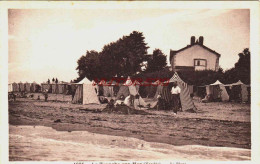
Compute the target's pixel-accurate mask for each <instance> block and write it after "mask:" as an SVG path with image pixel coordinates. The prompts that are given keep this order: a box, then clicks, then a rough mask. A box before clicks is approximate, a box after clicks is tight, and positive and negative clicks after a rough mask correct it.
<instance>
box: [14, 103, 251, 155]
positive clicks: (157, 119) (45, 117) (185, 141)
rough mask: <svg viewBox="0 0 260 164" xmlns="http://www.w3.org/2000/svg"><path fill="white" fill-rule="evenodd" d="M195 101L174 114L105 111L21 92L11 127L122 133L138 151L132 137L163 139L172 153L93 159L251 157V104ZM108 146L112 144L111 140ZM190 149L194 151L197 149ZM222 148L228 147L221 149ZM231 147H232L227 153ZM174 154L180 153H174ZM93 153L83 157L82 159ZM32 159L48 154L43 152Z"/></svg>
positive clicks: (107, 135)
mask: <svg viewBox="0 0 260 164" xmlns="http://www.w3.org/2000/svg"><path fill="white" fill-rule="evenodd" d="M146 101H147V102H149V101H151V100H146ZM195 105H196V107H197V108H198V112H197V113H188V112H179V113H178V115H177V117H174V116H173V113H172V112H171V111H155V110H146V113H145V114H118V113H108V112H100V111H101V110H102V109H103V108H104V107H105V105H96V104H91V105H80V104H71V103H68V102H55V101H50V102H43V101H39V100H34V99H29V98H18V99H17V101H16V102H12V101H11V102H9V124H10V127H9V130H10V136H12V135H19V133H16V132H17V129H16V126H18V127H20V126H21V125H27V126H28V125H29V126H30V127H35V126H37V127H38V126H40V127H42V126H45V127H52V128H53V131H55V130H56V131H57V132H56V133H58V132H62V133H66V136H67V134H69V135H68V136H77V137H76V138H75V140H74V141H73V142H81V140H80V139H78V137H79V136H78V135H77V134H78V133H80V134H81V133H84V135H90V134H92V135H101V136H103V138H107V141H106V140H104V139H102V140H104V141H106V142H105V143H110V142H111V141H112V140H114V139H111V137H112V138H113V137H119V138H118V139H116V140H120V141H121V140H122V141H123V140H131V142H125V143H124V142H117V143H118V144H116V146H118V147H120V149H121V147H122V146H123V149H127V150H128V149H129V150H132V151H135V150H136V144H134V143H133V142H132V140H135V141H136V142H137V143H138V144H137V145H140V144H141V143H142V144H144V145H147V144H148V145H151V143H153V144H152V145H154V144H155V145H159V146H158V149H161V148H162V149H165V150H163V151H164V152H165V153H166V156H164V155H151V156H149V155H144V157H143V158H141V156H135V155H133V154H131V153H130V154H129V156H125V157H122V158H119V157H118V156H117V155H116V156H114V157H113V158H107V157H108V156H106V157H104V158H102V157H100V154H98V153H95V155H94V157H93V158H88V159H90V160H99V159H100V160H102V159H103V160H110V159H113V160H115V157H117V158H118V160H120V159H121V160H131V159H134V160H147V159H150V158H151V157H153V159H154V160H156V159H188V160H193V159H194V160H196V159H206V160H209V159H218V160H248V159H250V154H251V153H250V148H251V139H250V138H251V123H250V105H248V104H238V103H230V102H229V103H223V102H216V103H208V104H203V103H195ZM27 126H26V127H27ZM54 129H55V130H54ZM53 133H54V132H53ZM51 134H52V133H51ZM72 134H74V135H72ZM82 135H83V134H82ZM10 136H9V137H10ZM54 136H55V135H54ZM61 136H64V135H61ZM12 137H14V136H12ZM12 137H11V139H10V142H9V143H10V145H13V144H14V140H13V138H12ZM64 137H65V136H64ZM95 138H96V137H95ZM83 140H84V139H83ZM98 140H99V139H97V140H96V139H94V140H91V143H87V144H92V142H98ZM86 141H88V142H90V140H89V139H88V137H86ZM16 144H18V143H16ZM142 144H141V145H142ZM97 145H99V143H97ZM101 145H102V144H101ZM124 145H126V148H124ZM94 146H96V145H94ZM106 146H108V147H110V148H111V145H106ZM112 146H113V144H112ZM137 147H138V146H137ZM152 147H153V146H152ZM197 148H198V149H197ZM207 148H208V149H207ZM120 149H118V150H120ZM10 150H11V148H10ZM195 150H198V151H195ZM207 150H209V151H207ZM233 150H234V151H233ZM147 151H148V150H147ZM154 151H155V152H153V153H158V151H157V150H154ZM176 151H177V152H176ZM188 151H191V154H189V153H188ZM205 151H206V152H205ZM219 151H220V152H223V153H219ZM225 151H230V152H231V153H225ZM14 152H15V151H14ZM115 152H120V151H115ZM238 152H240V153H238ZM153 153H152V154H153ZM167 153H168V154H167ZM205 153H209V154H211V155H207V154H205ZM101 154H102V153H101ZM126 154H127V153H126ZM148 154H149V153H148ZM173 154H175V155H174V156H173ZM177 154H179V155H177ZM202 154H204V155H202ZM15 155H17V153H13V155H12V156H10V160H17V158H16V157H15ZM83 157H86V156H83ZM48 159H49V160H51V159H55V158H49V157H48V158H47V157H46V160H48ZM69 159H71V158H69ZM88 159H86V158H82V160H88ZM28 160H44V159H42V158H41V157H39V158H35V159H28ZM63 160H64V159H63ZM65 160H66V159H65ZM72 160H76V159H72Z"/></svg>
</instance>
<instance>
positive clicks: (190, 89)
mask: <svg viewBox="0 0 260 164" xmlns="http://www.w3.org/2000/svg"><path fill="white" fill-rule="evenodd" d="M188 88H189V91H190V94H192V93H193V85H188Z"/></svg>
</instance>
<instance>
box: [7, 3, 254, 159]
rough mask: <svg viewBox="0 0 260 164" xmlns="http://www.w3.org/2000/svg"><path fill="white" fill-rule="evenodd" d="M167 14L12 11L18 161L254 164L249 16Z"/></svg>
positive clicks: (237, 12) (192, 11)
mask: <svg viewBox="0 0 260 164" xmlns="http://www.w3.org/2000/svg"><path fill="white" fill-rule="evenodd" d="M129 3H130V2H129ZM167 3H169V2H167ZM97 4H102V5H103V6H106V3H105V2H100V3H97ZM154 4H156V3H154ZM157 4H159V6H158V7H156V5H153V7H146V6H145V3H142V5H140V6H139V7H126V6H127V5H128V3H127V2H125V3H118V4H116V5H117V7H116V8H113V7H108V8H105V7H97V8H91V7H87V8H73V7H72V8H61V7H60V8H37V7H35V8H31V7H29V8H8V10H7V21H8V23H7V31H8V34H7V35H8V38H7V39H8V48H7V50H8V57H7V58H8V71H7V72H8V103H7V104H8V106H7V109H6V110H7V113H8V118H7V119H8V125H7V128H8V134H7V135H8V143H7V144H8V160H9V161H10V162H19V161H24V162H26V161H31V162H32V161H72V162H73V161H165V160H166V161H251V159H252V155H251V154H252V152H251V151H252V126H251V125H252V124H251V122H252V110H253V108H252V107H251V102H252V101H253V100H252V98H251V92H254V90H252V89H251V86H252V85H253V83H252V78H251V77H252V76H253V74H252V75H251V71H252V70H251V69H252V54H253V53H251V52H252V44H251V43H252V42H251V40H250V39H251V36H252V35H251V31H250V29H251V22H250V20H252V19H251V17H252V12H251V9H250V8H205V7H203V8H185V7H183V8H180V7H178V8H177V7H170V6H169V7H167V5H166V6H165V5H164V7H161V6H160V5H161V3H158V2H157ZM71 5H72V6H73V3H72V4H71ZM132 6H133V5H132ZM136 6H138V5H136ZM254 55H259V54H254ZM6 85H7V84H6ZM6 87H7V86H6ZM251 100H252V101H251ZM252 103H253V102H252Z"/></svg>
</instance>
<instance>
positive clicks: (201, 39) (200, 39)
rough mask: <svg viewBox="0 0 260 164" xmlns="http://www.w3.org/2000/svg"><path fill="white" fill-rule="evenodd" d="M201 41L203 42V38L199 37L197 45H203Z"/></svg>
mask: <svg viewBox="0 0 260 164" xmlns="http://www.w3.org/2000/svg"><path fill="white" fill-rule="evenodd" d="M203 40H204V38H203V36H200V37H199V44H200V45H203Z"/></svg>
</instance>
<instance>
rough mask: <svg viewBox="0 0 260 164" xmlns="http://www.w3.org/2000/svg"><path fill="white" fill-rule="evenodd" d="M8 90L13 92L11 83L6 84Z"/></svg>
mask: <svg viewBox="0 0 260 164" xmlns="http://www.w3.org/2000/svg"><path fill="white" fill-rule="evenodd" d="M8 92H13V85H12V84H8Z"/></svg>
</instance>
